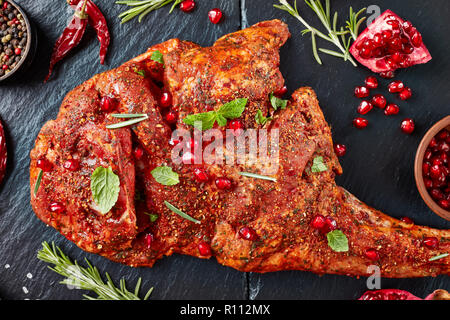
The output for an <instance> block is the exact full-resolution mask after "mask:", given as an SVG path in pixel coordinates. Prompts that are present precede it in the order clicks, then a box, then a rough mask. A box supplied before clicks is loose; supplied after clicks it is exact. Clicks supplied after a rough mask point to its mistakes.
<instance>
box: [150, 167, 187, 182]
mask: <svg viewBox="0 0 450 320" xmlns="http://www.w3.org/2000/svg"><path fill="white" fill-rule="evenodd" d="M151 174H152V176H153V178H155V180H156V182H158V183H160V184H162V185H164V186H174V185H176V184H178V183H179V182H180V180H179V179H178V173H176V172H174V171H172V168H171V167H166V166H163V167H156V168H155V169H153V170H152V172H151Z"/></svg>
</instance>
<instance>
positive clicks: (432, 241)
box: [423, 237, 439, 249]
mask: <svg viewBox="0 0 450 320" xmlns="http://www.w3.org/2000/svg"><path fill="white" fill-rule="evenodd" d="M423 244H424V246H425V247H427V248H430V249H435V248H437V247H438V244H439V240H438V239H437V238H436V237H425V238H424V239H423Z"/></svg>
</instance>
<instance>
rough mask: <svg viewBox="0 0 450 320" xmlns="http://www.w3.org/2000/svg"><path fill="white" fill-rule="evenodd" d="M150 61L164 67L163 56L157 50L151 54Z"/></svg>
mask: <svg viewBox="0 0 450 320" xmlns="http://www.w3.org/2000/svg"><path fill="white" fill-rule="evenodd" d="M150 59H152V60H153V61H156V62H159V63H161V64H162V65H164V59H163V55H162V53H161V52H160V51H158V50H156V51H155V52H153V53H152V56H151V57H150Z"/></svg>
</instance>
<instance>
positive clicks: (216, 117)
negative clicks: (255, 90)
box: [183, 98, 248, 130]
mask: <svg viewBox="0 0 450 320" xmlns="http://www.w3.org/2000/svg"><path fill="white" fill-rule="evenodd" d="M247 102H248V99H243V98H240V99H236V100H233V101H230V102H228V103H225V104H224V105H222V106H221V107H220V108H219V110H217V111H209V112H203V113H196V114H190V115H188V116H187V117H186V118H184V119H183V122H184V123H186V124H187V125H190V126H194V127H195V128H197V129H202V130H208V129H211V128H212V127H213V126H214V124H215V123H216V122H217V124H218V125H219V126H221V127H224V126H226V125H227V119H228V120H232V119H236V118H239V117H240V116H241V115H242V113H243V112H244V109H245V106H246V105H247ZM200 125H201V126H200Z"/></svg>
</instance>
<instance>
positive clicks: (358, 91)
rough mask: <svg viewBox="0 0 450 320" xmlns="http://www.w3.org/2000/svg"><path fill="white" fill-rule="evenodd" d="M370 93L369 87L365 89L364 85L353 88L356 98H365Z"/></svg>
mask: <svg viewBox="0 0 450 320" xmlns="http://www.w3.org/2000/svg"><path fill="white" fill-rule="evenodd" d="M369 94H370V91H369V89H367V87H364V86H358V87H356V88H355V96H356V97H357V98H366V97H368V96H369Z"/></svg>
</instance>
